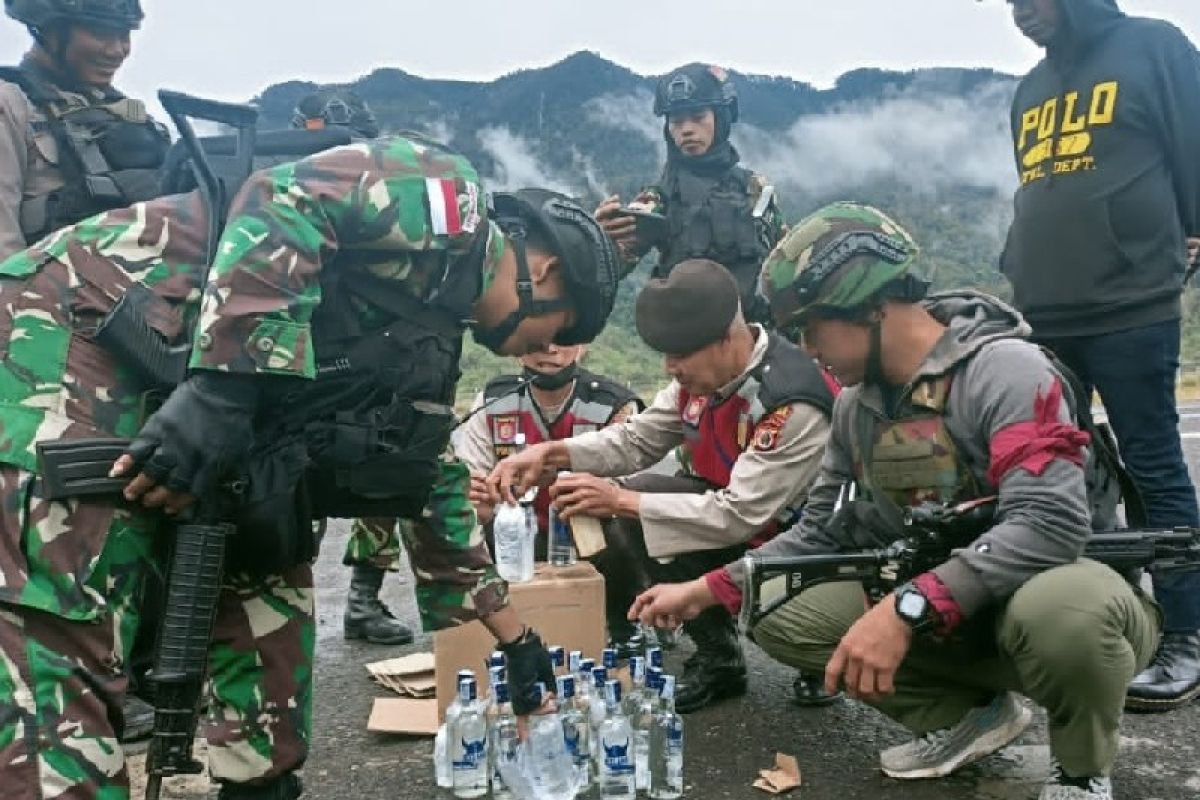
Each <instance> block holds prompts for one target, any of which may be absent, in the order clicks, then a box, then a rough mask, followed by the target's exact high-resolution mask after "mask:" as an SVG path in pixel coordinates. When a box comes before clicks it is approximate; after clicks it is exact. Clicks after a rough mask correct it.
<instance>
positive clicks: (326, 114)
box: [292, 89, 379, 139]
mask: <svg viewBox="0 0 1200 800" xmlns="http://www.w3.org/2000/svg"><path fill="white" fill-rule="evenodd" d="M326 125H341V126H344V127H347V128H350V129H351V130H353V131H354V132H355V133H357V134H359V135H360V136H365V137H366V138H368V139H374V138H375V137H377V136H378V135H379V122H378V121H376V119H375V114H374V113H373V112H372V111H371V107H370V106H369V105H367V101H366V100H363V99H362V98H361V97H359V96H358V95H357V94H356V93H354V92H352V91H350V90H349V89H321V90H318V91H315V92H312V93H310V94H307V95H305V96H304V97H302V98H301V99H300V102H299V103H297V104H296V109H295V110H294V111H293V112H292V127H293V128H300V129H301V130H317V129H320V128H324V127H325V126H326Z"/></svg>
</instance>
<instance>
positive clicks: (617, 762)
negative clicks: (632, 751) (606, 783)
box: [600, 739, 633, 775]
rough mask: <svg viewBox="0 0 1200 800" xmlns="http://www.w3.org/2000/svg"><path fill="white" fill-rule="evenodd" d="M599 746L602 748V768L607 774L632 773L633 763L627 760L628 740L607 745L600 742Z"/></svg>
mask: <svg viewBox="0 0 1200 800" xmlns="http://www.w3.org/2000/svg"><path fill="white" fill-rule="evenodd" d="M600 746H601V747H602V748H604V767H605V769H607V770H608V771H609V772H611V773H613V774H616V775H628V774H632V773H633V762H632V761H631V760H630V758H629V740H628V739H626V740H625V741H624V742H617V743H616V744H609V743H608V742H605V741H601V742H600Z"/></svg>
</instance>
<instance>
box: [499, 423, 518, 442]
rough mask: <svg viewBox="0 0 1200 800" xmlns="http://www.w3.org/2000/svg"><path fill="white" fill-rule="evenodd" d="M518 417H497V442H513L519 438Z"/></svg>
mask: <svg viewBox="0 0 1200 800" xmlns="http://www.w3.org/2000/svg"><path fill="white" fill-rule="evenodd" d="M517 429H518V425H517V417H516V416H508V417H496V442H497V443H498V444H512V443H513V442H515V441H516V440H517Z"/></svg>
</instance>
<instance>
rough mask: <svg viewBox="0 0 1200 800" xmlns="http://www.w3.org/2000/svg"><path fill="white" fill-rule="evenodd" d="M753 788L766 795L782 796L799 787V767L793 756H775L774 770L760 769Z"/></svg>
mask: <svg viewBox="0 0 1200 800" xmlns="http://www.w3.org/2000/svg"><path fill="white" fill-rule="evenodd" d="M753 785H754V788H755V789H760V790H762V791H764V792H767V793H768V794H783V793H784V792H790V791H791V790H792V789H795V788H796V787H797V786H799V785H800V765H799V764H798V763H797V762H796V759H795V757H794V756H789V755H786V754H784V753H776V754H775V768H774V769H760V770H759V771H758V780H756V781H755V782H754V784H753Z"/></svg>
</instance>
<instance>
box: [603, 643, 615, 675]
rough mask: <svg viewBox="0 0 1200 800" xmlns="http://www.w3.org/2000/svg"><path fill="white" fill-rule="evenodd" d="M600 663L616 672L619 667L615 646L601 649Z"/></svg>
mask: <svg viewBox="0 0 1200 800" xmlns="http://www.w3.org/2000/svg"><path fill="white" fill-rule="evenodd" d="M600 665H601V666H603V667H604V668H605V669H607V670H608V671H609V672H616V669H617V651H616V649H615V648H612V647H606V648H604V649H603V650H601V651H600Z"/></svg>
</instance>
